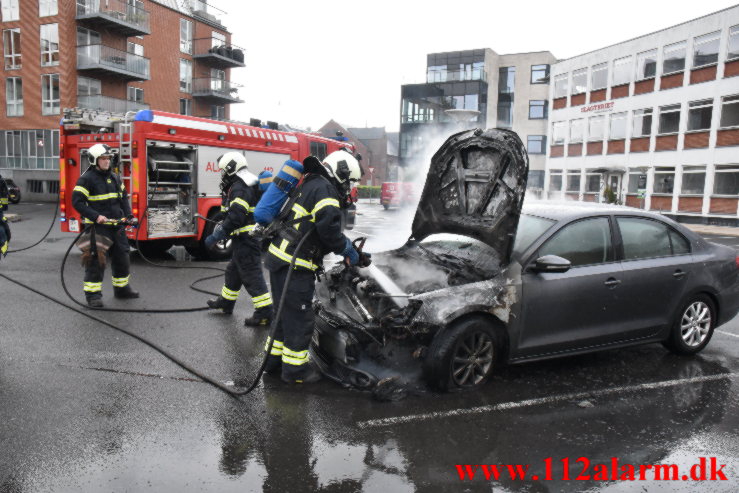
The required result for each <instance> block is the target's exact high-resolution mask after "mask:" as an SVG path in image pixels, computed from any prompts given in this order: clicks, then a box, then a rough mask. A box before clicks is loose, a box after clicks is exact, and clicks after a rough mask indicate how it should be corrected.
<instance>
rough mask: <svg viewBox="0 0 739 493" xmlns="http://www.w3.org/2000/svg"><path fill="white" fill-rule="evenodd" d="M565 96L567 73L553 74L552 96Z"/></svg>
mask: <svg viewBox="0 0 739 493" xmlns="http://www.w3.org/2000/svg"><path fill="white" fill-rule="evenodd" d="M566 96H567V74H560V75H555V76H554V97H555V98H564V97H566Z"/></svg>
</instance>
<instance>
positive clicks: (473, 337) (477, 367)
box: [424, 317, 500, 391]
mask: <svg viewBox="0 0 739 493" xmlns="http://www.w3.org/2000/svg"><path fill="white" fill-rule="evenodd" d="M499 345H500V344H499V343H498V337H497V334H496V332H495V330H494V328H493V327H492V326H491V325H490V323H489V321H487V320H485V319H484V318H482V317H480V318H477V317H475V318H469V319H466V320H463V321H461V322H458V323H455V324H453V325H451V326H449V327H448V328H447V329H446V330H443V331H440V332H439V333H437V334H436V336H434V339H433V341H432V343H431V346H430V347H429V351H428V354H427V357H426V359H425V361H424V373H425V377H426V380H427V381H428V383H429V385H431V386H432V387H434V388H436V389H438V390H443V391H453V390H465V389H471V388H475V387H479V386H480V385H482V384H484V383H485V382H486V381H487V379H488V378H489V377H490V375H491V374H492V372H493V366H494V364H495V363H496V362H497V357H498V353H499V349H500V348H499Z"/></svg>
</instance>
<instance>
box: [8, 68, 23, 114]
mask: <svg viewBox="0 0 739 493" xmlns="http://www.w3.org/2000/svg"><path fill="white" fill-rule="evenodd" d="M5 98H6V102H7V105H6V114H7V115H8V116H23V81H22V80H21V78H20V77H8V78H7V79H6V80H5Z"/></svg>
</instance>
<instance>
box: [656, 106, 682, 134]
mask: <svg viewBox="0 0 739 493" xmlns="http://www.w3.org/2000/svg"><path fill="white" fill-rule="evenodd" d="M679 130H680V105H679V104H670V105H667V106H660V107H659V130H658V133H659V134H660V135H663V134H674V133H677V132H678V131H679Z"/></svg>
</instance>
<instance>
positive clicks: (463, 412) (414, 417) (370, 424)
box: [357, 373, 739, 429]
mask: <svg viewBox="0 0 739 493" xmlns="http://www.w3.org/2000/svg"><path fill="white" fill-rule="evenodd" d="M737 377H739V373H724V374H721V375H707V376H703V377H693V378H682V379H678V380H665V381H663V382H652V383H643V384H639V385H627V386H623V387H614V388H611V389H602V390H592V391H590V392H576V393H572V394H561V395H553V396H549V397H540V398H538V399H526V400H523V401H513V402H503V403H501V404H496V405H492V406H479V407H472V408H469V409H452V410H451V411H439V412H433V413H424V414H411V415H408V416H396V417H393V418H383V419H370V420H367V421H359V422H357V426H358V427H359V428H363V429H366V428H381V427H384V426H392V425H397V424H403V423H411V422H414V421H428V420H432V419H444V418H452V417H457V416H468V415H471V414H483V413H491V412H494V411H506V410H508V409H517V408H521V407H530V406H538V405H540V404H551V403H557V402H562V401H569V400H574V399H586V398H592V397H600V396H604V395H610V394H618V393H621V392H636V391H640V390H651V389H661V388H667V387H675V386H677V385H684V384H690V383H698V382H708V381H712V380H722V379H725V378H737Z"/></svg>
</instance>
